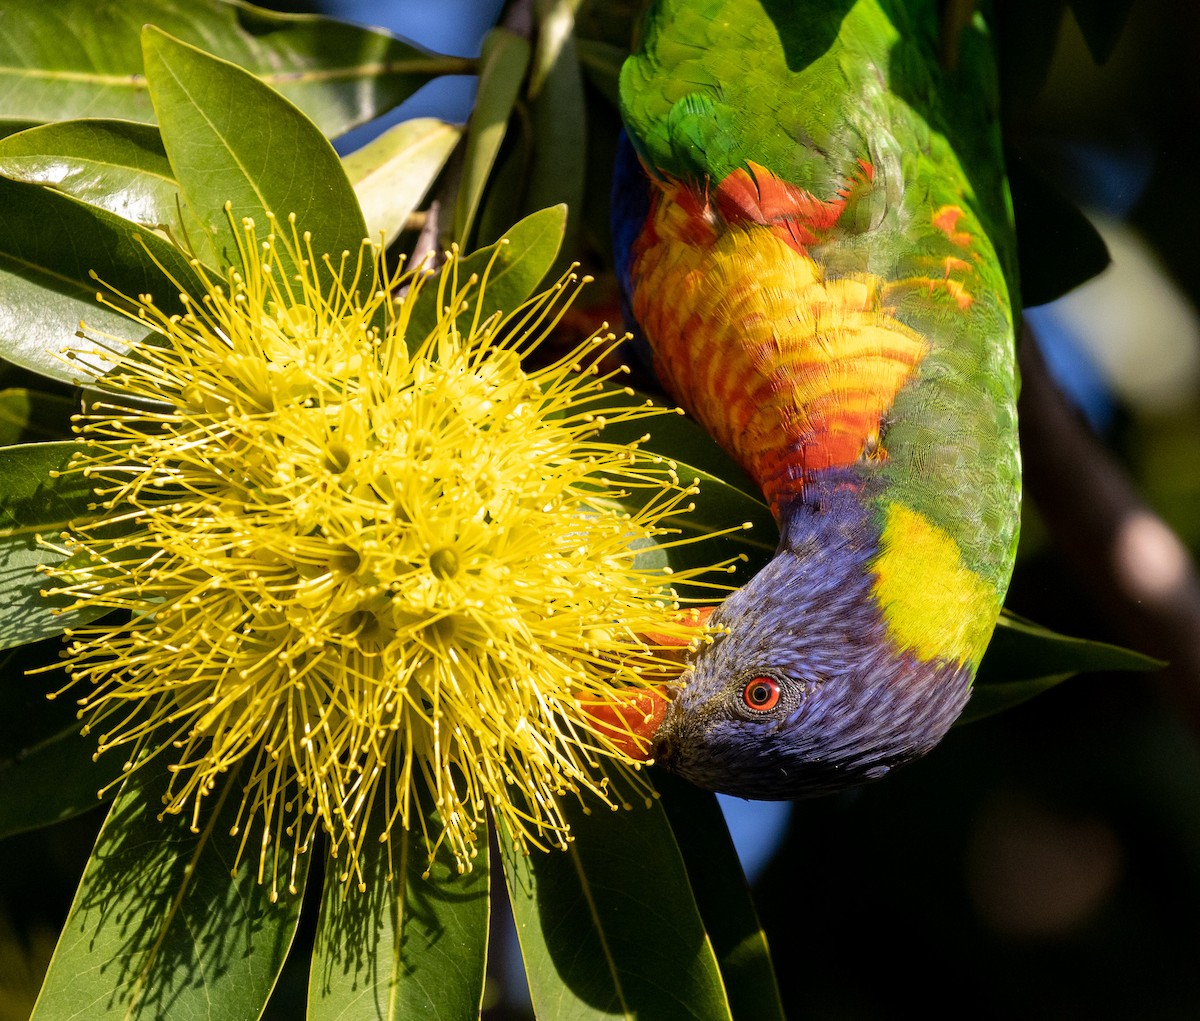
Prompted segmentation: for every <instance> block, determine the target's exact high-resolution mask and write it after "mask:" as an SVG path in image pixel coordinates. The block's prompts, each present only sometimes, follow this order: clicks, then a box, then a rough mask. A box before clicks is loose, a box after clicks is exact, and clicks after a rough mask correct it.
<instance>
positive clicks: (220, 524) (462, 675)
mask: <svg viewBox="0 0 1200 1021" xmlns="http://www.w3.org/2000/svg"><path fill="white" fill-rule="evenodd" d="M241 261H242V264H243V268H242V269H241V270H239V271H232V270H231V271H230V272H229V274H228V277H227V279H225V280H222V281H214V280H211V279H208V278H207V277H206V276H205V275H204V274H203V272H202V271H199V270H198V272H200V275H201V278H202V279H203V280H204V284H205V289H206V292H205V293H204V294H202V295H200V296H199V298H198V300H197V299H196V298H195V297H191V298H186V297H185V299H184V302H185V306H184V307H185V312H184V314H182V315H167V314H165V313H163V312H162V311H160V310H159V308H158V307H157V306H156V305H155V304H154V301H153V300H152V298H151V297H150V296H148V295H143V296H140V297H139V298H138V299H136V300H133V299H129V298H126V297H124V296H119V297H118V298H117V299H114V300H113V302H112V304H113V307H116V308H119V309H121V310H122V311H124V312H125V313H126V314H127V315H128V316H129V317H130V318H131V319H133V320H135V321H136V322H137V324H138V326H139V328H140V329H141V331H142V332H143V333H144V332H146V331H149V332H150V333H152V334H153V336H152V338H151V340H150V342H148V343H144V344H141V345H139V346H137V347H136V349H135V350H133V351H132V352H131V353H129V354H127V355H114V357H113V364H112V365H111V366H104V367H97V369H98V371H100V370H103V373H104V374H103V378H102V379H101V380H100V383H101V385H102V386H103V387H104V391H105V392H106V393H107V394H108V396H106V397H105V398H104V399H102V400H100V401H98V402H97V403H94V404H92V405H91V406H90V407H89V408H88V409H87V412H86V414H85V415H84V416H83V417H82V420H81V424H80V426H79V431H80V433H81V436H82V438H83V441H84V443H85V450H86V452H85V453H84V454H83V455H82V456H80V458H79V459H78V460H77V462H76V463H75V464H73V466H72V468H73V470H79V471H82V472H84V473H85V474H86V476H87V477H89V478H90V479H92V480H93V483H94V486H95V488H96V492H97V494H98V499H99V500H100V501H101V503H100V510H101V516H100V517H99V518H98V520H96V521H94V522H91V523H87V524H79V525H77V526H76V527H74V528H72V529H70V530H69V531H68V532H66V533H64V535H63V536H62V537H61V539H60V540H59V541H58V542H57V544H56V545H57V548H58V549H59V550H60V551H61V552H62V553H64V554H66V555H67V556H68V557H69V559H68V560H65V561H64V562H63V563H62V564H60V565H59V566H58V567H56V568H54V569H52V570H51V571H50V574H51V575H52V577H53V586H52V589H51V591H53V592H56V593H58V594H67V595H69V596H70V597H72V598H73V601H74V602H73V605H74V607H90V608H101V609H112V610H117V611H123V616H121V617H120V618H119V620H118V623H115V624H111V625H110V624H107V623H103V622H102V623H101V624H99V625H93V626H89V627H85V628H79V629H76V630H75V631H74V632H72V633H71V635H70V641H69V645H68V649H67V658H68V668H69V671H70V675H71V677H72V680H73V682H74V683H77V684H82V683H86V684H89V685H91V686H92V690H90V691H89V692H88V693H87V694H86V695H85V696H84V697H83V698H82V699H81V700H80V703H81V705H82V706H83V710H82V715H83V716H84V717H85V719H86V721H87V727H88V728H89V729H91V730H93V731H98V732H99V733H100V749H101V751H104V750H106V749H110V748H115V747H124V748H125V749H126V751H125V754H126V759H127V763H128V766H127V768H128V769H133V768H137V767H138V766H140V765H141V764H143V763H145V762H146V761H149V760H151V759H154V758H155V757H164V758H166V759H167V760H169V762H170V763H171V769H172V780H171V784H170V787H169V789H168V792H167V798H166V811H168V812H183V811H188V812H190V815H191V821H192V825H193V826H194V827H195V826H197V825H198V820H199V816H200V813H201V811H202V807H203V805H202V803H203V800H204V798H205V797H206V796H207V795H208V794H209V793H211V792H212V791H213V790H214V789H215V788H216V786H217V785H218V784H220V783H221V782H222V774H225V773H229V774H231V775H232V774H234V772H235V771H236V770H237V769H238V767H239V766H240V767H241V769H240V773H239V774H238V776H237V780H236V782H237V783H239V784H240V785H242V786H243V789H244V795H243V800H242V803H241V813H240V817H239V828H240V832H241V833H242V834H243V838H242V840H243V844H242V847H243V851H244V849H245V846H246V841H247V839H248V838H249V834H250V831H251V829H252V828H255V827H252V826H251V825H250V824H251V823H252V822H256V823H257V826H256V828H255V831H256V832H257V833H258V835H259V840H260V841H261V847H260V849H259V854H258V857H259V878H260V880H262V879H263V877H264V874H266V875H268V877H269V878H270V879H271V882H272V883H274V881H275V880H274V875H273V869H272V867H271V865H270V862H271V858H272V855H273V854H274V847H275V842H276V841H277V840H279V839H281V837H282V834H284V833H286V834H288V835H289V836H290V839H291V840H292V841H293V842H294V844H295V849H296V851H297V852H300V853H303V852H305V851H307V849H308V847H309V844H310V841H311V839H312V836H313V834H314V833H315V832H316V830H317V829H318V828H319V829H323V830H324V831H325V832H326V833H328V835H329V838H330V841H331V845H332V852H333V854H334V855H335V856H337V855H338V854H339V851H341V852H343V857H344V858H345V859H346V860H347V863H346V865H345V866H344V869H345V870H344V872H343V878H345V879H354V878H357V879H358V880H359V881H361V876H359V875H358V864H357V862H358V852H359V849H360V848H361V842H362V840H363V839H364V837H365V836H366V835H367V829H368V827H367V826H366V820H367V818H368V816H369V814H370V813H371V811H372V809H373V806H374V808H375V810H376V811H381V812H382V816H381V817H382V818H385V819H386V820H387V821H386V826H385V830H384V832H383V833H373V834H371V835H372V836H373V837H378V838H381V839H386V834H387V832H389V831H390V829H391V827H392V826H393V825H395V824H396V823H397V822H398V823H399V824H400V825H402V826H405V827H409V826H412V825H420V826H422V827H426V829H425V833H426V840H427V842H428V844H429V847H430V853H431V854H432V853H433V852H434V851H435V850H436V848H437V846H438V845H439V844H440V843H442V842H443V841H444V842H445V844H446V845H448V847H449V849H450V851H451V853H452V854H453V855H454V856H455V857H456V858H457V860H458V863H459V867H460V869H461V868H467V867H469V865H470V860H471V858H472V857H473V856H474V854H475V853H476V846H475V842H476V837H477V833H478V831H479V828H480V827H481V826H482V825H483V824H484V823H485V819H486V811H487V808H488V807H489V806H490V808H491V810H492V812H493V813H494V814H495V815H496V817H497V818H498V819H499V820H500V821H502V822H503V823H504V824H505V825H506V826H507V827H508V828H509V829H510V830H511V831H512V832H514V833H515V834H516V835H517V836H518V838H519V839H521V840H522V841H525V842H528V843H531V844H534V845H537V846H545V845H547V844H554V845H559V846H561V845H563V844H564V842H565V840H566V838H567V836H568V834H567V827H566V824H565V822H564V819H563V815H562V810H561V807H560V803H559V801H558V797H559V796H561V795H562V794H564V793H566V792H574V793H576V794H577V795H579V794H582V793H583V792H584V791H591V792H592V793H593V794H595V795H598V796H599V797H600V798H602V799H604V800H605V801H606V802H607V803H609V804H610V805H611V804H614V798H615V797H616V796H615V795H614V793H613V792H612V790H611V788H610V785H609V782H608V780H607V779H606V777H605V773H606V772H613V771H615V772H616V773H618V774H619V773H621V772H622V771H628V770H630V769H632V768H636V766H637V765H638V762H637V748H636V746H635V744H633V743H631V741H630V740H629V736H628V735H627V734H622V733H621V732H620V731H621V730H622V728H626V727H628V726H629V723H628V717H629V713H628V711H627V710H626V711H625V712H624V714H622V711H621V710H620V709H619V708H618V709H615V710H614V711H611V712H609V713H608V715H607V717H605V712H606V707H619V706H628V705H629V704H630V699H629V696H630V692H631V689H632V690H633V691H634V692H636V691H639V690H641V691H645V690H647V689H649V688H650V687H651V686H652V685H653V684H654V683H655V682H656V681H661V680H662V679H663V676H664V672H669V671H670V670H671V669H672V666H671V656H670V652H671V647H672V645H677V644H679V643H681V642H686V641H687V639H688V638H689V637H691V636H692V635H694V634H695V633H696V632H695V628H694V626H693V627H689V626H688V625H687V624H686V623H684V622H683V620H682V618H681V617H680V614H679V601H678V600H677V599H676V597H675V595H674V593H673V590H672V589H671V588H670V587H668V586H667V585H666V584H665V581H664V576H663V572H662V571H661V570H654V569H650V568H643V567H642V566H640V565H639V564H636V563H635V557H636V555H637V550H638V549H639V548H644V547H645V546H646V545H659V546H664V545H670V544H671V543H673V542H680V541H685V540H681V539H679V538H678V537H676V538H673V539H672V538H668V534H669V533H670V532H671V531H672V530H671V529H670V528H668V527H667V522H668V519H670V518H672V517H673V516H676V515H678V513H679V512H680V511H682V510H685V509H686V508H687V503H688V498H689V496H690V495H691V494H692V493H694V490H693V489H691V488H689V487H685V486H681V485H680V484H679V483H678V481H677V479H676V477H675V475H674V471H673V466H672V465H670V464H669V463H666V462H663V461H662V460H661V459H656V458H652V457H650V456H648V455H645V454H642V453H640V452H638V451H637V450H636V446H635V445H613V444H608V443H605V442H601V441H600V440H598V439H597V433H598V431H599V429H600V427H601V426H602V424H603V419H604V418H607V419H609V420H622V419H623V420H628V419H633V418H640V417H643V416H646V415H650V414H656V413H658V410H657V409H653V408H651V407H649V406H648V405H647V404H638V403H636V402H635V401H632V400H629V399H628V398H626V399H624V400H623V402H622V403H623V405H624V406H622V407H620V408H617V409H614V408H613V407H611V405H612V403H613V402H612V396H611V395H612V393H613V390H612V387H611V386H609V387H607V388H604V387H603V386H602V384H604V383H605V382H606V381H608V380H609V378H610V376H611V374H609V376H604V375H601V374H599V373H598V372H597V371H596V369H595V368H594V365H595V364H596V357H595V356H596V355H597V354H599V353H602V352H604V351H606V350H607V349H608V347H610V346H611V345H612V343H613V339H612V337H611V336H608V337H605V338H597V337H593V338H592V339H590V340H589V341H588V342H587V343H585V344H584V345H583V346H582V347H581V348H579V349H577V350H575V351H572V352H571V353H569V354H568V355H566V356H565V357H562V358H559V359H557V360H555V361H553V362H551V364H548V365H546V366H545V367H543V368H538V369H526V368H523V367H522V363H523V360H524V359H525V358H526V356H528V354H529V353H530V351H532V350H533V349H534V348H536V347H537V346H538V344H539V343H540V342H541V341H542V340H543V339H544V338H545V336H546V334H547V332H548V331H549V330H550V329H551V328H552V327H553V326H554V324H555V322H556V321H557V319H558V317H560V316H561V315H562V312H563V311H564V310H565V308H566V305H567V303H569V301H570V299H571V298H572V297H573V296H574V291H575V290H577V286H578V285H576V284H575V283H574V278H573V277H565V278H564V279H563V280H560V281H559V282H558V284H557V285H555V286H554V287H553V288H551V289H550V290H549V291H547V292H546V293H544V294H542V295H540V296H539V297H537V298H535V299H532V300H531V301H530V302H528V303H526V305H524V306H523V307H522V308H521V309H519V310H518V311H517V312H516V313H514V314H513V315H510V316H509V317H507V318H504V319H502V318H501V317H500V316H494V317H491V318H484V317H483V316H482V315H481V300H482V299H481V295H482V286H478V287H476V282H475V281H473V280H472V281H466V282H464V283H463V285H462V286H461V287H460V286H459V283H458V280H457V264H456V262H455V259H454V256H453V255H451V257H450V262H449V264H448V265H447V267H446V269H444V270H443V272H442V273H441V275H440V277H438V278H436V286H437V288H438V291H437V307H438V308H439V309H440V310H441V314H440V316H439V318H438V320H437V324H436V327H435V328H434V329H433V330H432V332H430V333H429V334H428V335H427V336H420V337H417V336H411V335H410V329H409V326H410V317H411V315H412V313H413V310H414V308H415V307H416V306H417V304H418V301H419V296H420V295H421V292H422V289H423V287H429V286H434V284H433V283H430V282H429V281H430V280H432V279H433V278H431V277H430V276H429V275H428V274H424V275H423V274H420V273H415V274H409V275H407V276H404V277H401V276H400V275H399V273H398V272H397V273H393V274H392V275H391V276H388V275H387V274H386V272H385V269H384V265H383V260H382V256H381V255H380V254H379V253H377V252H375V251H374V250H373V249H372V248H371V246H369V245H368V244H366V243H364V246H363V250H362V252H361V253H360V256H359V259H358V264H357V271H356V272H354V273H353V279H351V280H348V281H345V282H343V279H344V276H349V275H350V274H345V273H344V272H343V271H345V270H346V269H347V266H348V261H347V259H346V258H345V257H343V260H342V265H341V266H340V267H334V266H333V265H332V264H331V263H330V260H328V259H324V260H317V259H316V258H314V256H313V250H312V245H311V241H310V239H309V238H308V236H307V235H304V236H301V235H300V234H299V233H298V232H297V230H296V228H295V225H294V224H292V225H291V227H290V230H289V231H288V232H287V233H286V234H285V233H283V232H279V233H272V234H271V235H269V236H268V237H267V239H266V240H265V242H260V241H259V239H258V238H257V237H256V234H255V230H254V225H253V223H252V222H249V221H247V222H246V223H244V224H243V237H242V239H241ZM293 264H294V265H295V266H297V267H299V270H298V272H296V274H295V275H294V276H293V277H291V278H290V279H289V278H288V277H287V276H286V275H285V274H286V272H287V270H286V269H285V267H288V266H290V265H293ZM349 265H351V266H352V263H351V264H349ZM373 271H374V272H375V273H377V274H378V279H379V280H380V281H382V283H381V284H380V285H379V286H378V288H377V289H375V290H373V291H372V290H370V285H368V284H366V283H365V281H367V280H368V278H371V277H372V275H373ZM404 288H407V290H406V291H405V290H404ZM360 289H362V290H366V291H367V292H368V293H367V294H366V296H365V297H360ZM473 292H475V293H476V296H475V297H474V298H473V299H469V297H468V296H469V295H471V294H472V293H473ZM394 293H403V294H404V296H403V297H402V298H400V299H398V300H396V299H394V298H393V295H394ZM102 300H105V299H103V298H102ZM108 339H109V340H110V341H111V340H115V338H108ZM123 346H124V344H123V343H122V348H123ZM590 366H591V367H590ZM625 393H626V394H628V395H629V396H630V397H632V391H625ZM601 409H602V416H603V417H602V416H601ZM631 492H638V493H640V494H641V500H640V509H634V510H633V511H628V510H625V509H623V506H622V504H621V503H620V502H619V500H620V498H621V497H622V496H623V495H627V494H629V493H631ZM637 504H638V502H637V501H635V506H636V505H637ZM110 619H111V618H110ZM651 636H652V637H651ZM674 669H676V670H677V669H678V668H677V667H675V668H674ZM642 699H643V700H644V699H645V696H644V695H643V696H642ZM639 704H640V703H639ZM597 716H599V717H602V718H607V719H609V720H610V721H612V720H614V719H615V720H616V721H617V725H616V727H615V729H614V727H613V726H612V725H611V723H610V726H609V727H607V728H606V727H604V726H603V725H598V724H597V723H596V717H597ZM622 721H625V722H622ZM630 752H633V753H634V754H633V755H631V754H630ZM425 792H427V793H425ZM617 800H619V799H617ZM380 802H382V804H380ZM431 807H432V808H435V809H436V812H437V817H436V818H438V819H440V827H441V828H440V830H438V829H434V830H430V829H429V828H428V825H429V823H428V820H429V819H430V818H433V817H432V816H430V815H429V809H430V808H431Z"/></svg>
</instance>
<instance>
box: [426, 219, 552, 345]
mask: <svg viewBox="0 0 1200 1021" xmlns="http://www.w3.org/2000/svg"><path fill="white" fill-rule="evenodd" d="M566 219H567V212H566V210H565V209H563V208H562V207H561V206H554V207H552V208H550V209H542V210H540V211H539V212H536V213H533V214H532V215H530V216H527V217H525V219H523V220H521V221H520V223H517V224H514V225H513V227H512V228H511V229H509V230H508V231H507V232H506V233H505V235H504V238H503V239H501V240H500V241H497V242H496V243H495V244H494V245H489V246H488V247H487V248H481V249H480V250H479V251H477V252H473V253H471V254H470V255H468V256H467V257H466V258H464V259H463V260H462V261H461V262H459V264H458V280H459V287H462V286H463V285H464V284H466V282H467V280H468V279H469V278H470V276H471V275H472V274H477V275H478V276H479V277H480V278H481V279H482V277H483V274H484V272H485V271H486V270H487V268H488V266H489V264H490V265H491V271H490V272H489V273H488V277H487V282H486V286H485V287H484V291H483V299H482V300H483V317H486V316H489V315H491V314H492V313H494V312H501V313H504V314H506V315H507V314H508V313H510V312H512V311H514V310H515V309H516V308H517V307H518V306H519V305H520V304H521V303H522V302H523V301H524V300H525V299H526V298H528V297H529V296H530V295H531V294H533V292H534V291H535V290H536V289H537V286H538V284H540V283H541V282H542V278H543V277H544V276H545V275H546V273H547V271H548V270H549V269H550V267H551V266H553V265H554V260H555V258H556V257H557V255H558V250H559V247H560V246H561V245H562V238H563V227H564V225H565V224H566ZM476 293H477V292H476ZM440 315H441V310H440V309H439V308H438V302H437V281H436V280H430V281H428V282H427V283H426V284H425V286H424V287H423V288H422V290H421V294H420V297H419V298H418V299H417V303H416V307H415V308H414V309H413V311H412V316H411V318H410V319H409V325H408V342H409V347H415V346H416V345H417V344H419V343H420V342H421V341H422V340H423V339H424V338H425V337H426V336H427V335H428V334H429V333H430V331H431V330H433V328H434V326H436V325H437V321H438V317H439V316H440ZM473 315H474V311H473V306H472V310H468V311H467V312H464V313H462V315H461V316H460V319H466V321H467V322H470V319H471V317H472V316H473Z"/></svg>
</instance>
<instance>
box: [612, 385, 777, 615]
mask: <svg viewBox="0 0 1200 1021" xmlns="http://www.w3.org/2000/svg"><path fill="white" fill-rule="evenodd" d="M609 400H610V401H611V405H610V406H618V405H623V406H627V405H629V404H630V403H631V402H634V403H643V402H644V401H645V400H646V398H645V397H644V396H642V395H638V396H637V397H635V398H631V397H629V396H628V395H626V394H624V393H623V392H622V391H621V390H619V389H616V388H614V389H613V390H612V391H611V396H610V398H609ZM646 436H648V437H649V438H648V439H645V440H644V441H643V442H641V443H640V444H639V449H640V451H641V452H642V455H643V457H645V458H654V457H661V458H666V459H668V460H669V461H670V462H672V464H673V465H674V468H675V473H676V474H677V475H678V477H679V481H680V482H681V483H682V484H684V485H690V484H691V483H692V482H696V483H698V484H699V488H700V492H699V494H697V496H696V497H695V500H694V506H693V508H692V509H691V510H689V511H684V510H683V509H680V510H679V511H678V512H677V513H675V514H672V515H670V516H669V517H667V518H665V519H664V524H665V525H667V526H668V527H670V528H675V529H678V530H679V532H680V533H681V534H682V535H691V536H706V537H707V538H705V539H704V540H703V541H702V542H696V543H689V544H687V545H683V546H675V547H672V548H670V549H667V550H661V551H655V552H649V553H647V554H646V555H645V557H642V558H639V565H640V566H645V567H651V566H655V565H656V564H657V565H669V566H670V567H671V568H672V569H673V570H675V571H681V570H686V569H689V568H696V567H704V566H706V565H708V564H715V563H719V562H723V561H727V560H734V559H736V560H737V561H739V562H738V563H736V564H735V570H734V573H733V574H732V575H729V574H721V575H718V576H716V577H708V578H704V579H702V581H705V582H715V583H717V584H720V585H731V586H734V587H736V586H738V585H744V584H745V583H746V582H747V581H748V580H749V579H750V578H751V577H752V576H753V575H754V574H755V573H756V572H757V571H759V570H761V569H762V567H763V566H764V565H765V564H766V563H767V561H768V560H770V558H771V557H772V556H773V555H774V553H775V550H776V548H777V547H778V545H779V529H778V527H777V526H776V524H775V519H774V517H772V515H771V511H770V509H769V508H768V507H767V505H766V504H765V503H764V502H763V500H762V497H761V495H759V492H758V489H757V487H755V485H754V484H753V483H752V482H751V481H750V480H749V479H748V478H746V476H745V475H743V474H742V472H741V471H740V470H739V469H738V467H737V465H735V464H734V462H733V461H732V460H730V458H729V456H728V455H727V454H726V453H725V452H724V451H723V450H721V448H720V447H718V446H717V444H716V443H715V442H714V441H713V440H712V438H711V437H710V436H709V435H708V434H707V433H706V432H705V431H704V430H703V429H701V428H700V426H698V425H697V424H696V423H695V422H693V421H692V420H691V419H689V418H687V417H685V416H684V415H682V414H663V415H657V416H654V417H652V418H645V419H639V420H637V421H633V422H613V423H609V424H607V425H605V427H604V429H603V430H602V431H601V433H600V437H599V438H600V439H601V440H602V441H604V442H606V443H630V442H633V441H637V440H641V439H642V438H643V437H646ZM652 496H653V493H652V492H649V491H646V490H631V491H629V493H628V494H627V495H625V496H623V497H620V498H611V497H610V498H600V499H597V501H596V503H597V504H599V505H605V504H620V505H621V506H623V507H625V508H626V509H627V510H633V509H636V508H637V507H640V506H641V505H642V504H644V503H645V502H646V501H647V500H648V499H650V498H651V497H652ZM746 524H749V526H750V527H749V528H746V527H744V526H745V525H746ZM729 529H732V530H733V531H729V532H728V534H725V535H720V536H716V535H715V533H717V532H726V531H728V530H729ZM656 553H657V556H656ZM676 588H677V590H678V591H679V593H680V594H681V595H685V596H688V597H693V598H704V599H705V600H706V601H708V602H716V601H719V599H721V598H723V593H716V594H714V593H713V592H712V591H711V590H706V589H700V588H696V589H693V588H692V587H691V586H689V585H688V584H677V585H676Z"/></svg>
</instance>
